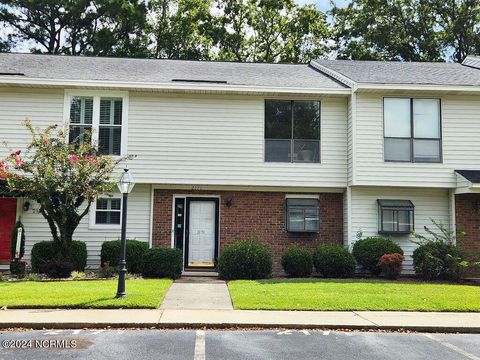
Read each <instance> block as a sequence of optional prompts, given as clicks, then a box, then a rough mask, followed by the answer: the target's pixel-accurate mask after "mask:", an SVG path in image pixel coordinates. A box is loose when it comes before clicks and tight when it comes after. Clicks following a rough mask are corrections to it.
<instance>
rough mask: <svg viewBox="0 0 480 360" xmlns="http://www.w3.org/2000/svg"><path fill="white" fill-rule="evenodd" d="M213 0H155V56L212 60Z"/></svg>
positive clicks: (152, 23)
mask: <svg viewBox="0 0 480 360" xmlns="http://www.w3.org/2000/svg"><path fill="white" fill-rule="evenodd" d="M212 3H213V1H212V0H153V1H152V2H151V5H152V8H153V13H154V14H155V16H154V17H153V18H152V21H151V23H150V26H149V32H150V33H151V35H152V37H153V39H154V41H153V56H155V57H157V58H168V59H188V60H208V59H210V58H211V49H212V47H213V45H214V44H213V42H214V26H215V20H214V16H213V15H212V14H211V9H212Z"/></svg>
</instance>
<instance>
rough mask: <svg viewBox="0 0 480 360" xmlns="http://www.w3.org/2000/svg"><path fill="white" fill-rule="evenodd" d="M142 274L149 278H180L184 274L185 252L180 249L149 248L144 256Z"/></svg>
mask: <svg viewBox="0 0 480 360" xmlns="http://www.w3.org/2000/svg"><path fill="white" fill-rule="evenodd" d="M141 268H142V275H143V276H144V277H147V278H170V279H178V278H179V277H180V275H181V274H182V268H183V254H182V251H181V250H180V249H167V248H153V249H148V250H147V251H145V253H144V254H143V258H142V265H141Z"/></svg>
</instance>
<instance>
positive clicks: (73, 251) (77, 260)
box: [31, 241, 87, 275]
mask: <svg viewBox="0 0 480 360" xmlns="http://www.w3.org/2000/svg"><path fill="white" fill-rule="evenodd" d="M60 257H61V256H60V245H59V244H57V243H56V242H54V241H41V242H38V243H36V244H34V245H33V247H32V259H31V261H32V271H33V272H35V273H47V272H46V268H45V267H46V266H47V265H48V267H49V268H51V267H52V265H51V263H52V262H53V263H55V262H57V261H58V260H59V259H60ZM69 262H71V264H72V266H73V270H76V271H84V270H85V267H86V266H87V245H86V244H85V243H84V242H83V241H72V243H71V244H70V261H69ZM47 275H48V274H47Z"/></svg>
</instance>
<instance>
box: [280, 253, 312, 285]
mask: <svg viewBox="0 0 480 360" xmlns="http://www.w3.org/2000/svg"><path fill="white" fill-rule="evenodd" d="M282 267H283V270H284V271H285V273H287V274H288V275H290V276H293V277H308V276H310V275H312V267H313V258H312V252H311V251H310V250H309V249H305V248H304V247H301V246H300V245H292V246H290V247H288V248H287V249H286V250H285V252H284V253H283V254H282Z"/></svg>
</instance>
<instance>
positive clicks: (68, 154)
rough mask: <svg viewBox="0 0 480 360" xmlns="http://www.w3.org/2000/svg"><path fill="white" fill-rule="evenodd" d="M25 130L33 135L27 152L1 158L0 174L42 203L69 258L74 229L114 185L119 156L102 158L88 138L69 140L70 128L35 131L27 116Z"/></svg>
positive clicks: (48, 221)
mask: <svg viewBox="0 0 480 360" xmlns="http://www.w3.org/2000/svg"><path fill="white" fill-rule="evenodd" d="M26 128H27V129H28V130H29V131H30V133H31V136H32V140H31V143H30V144H29V145H28V147H27V150H26V152H25V153H22V151H21V150H17V151H14V152H12V153H11V154H10V155H9V156H8V157H7V159H6V160H5V162H0V165H2V164H3V167H2V168H0V172H3V173H4V175H5V176H6V178H7V181H8V186H9V188H10V189H11V190H13V191H18V192H20V193H22V194H24V195H25V196H26V197H28V198H29V199H31V200H34V201H35V202H37V203H38V204H39V206H40V207H39V212H40V214H42V216H43V217H44V218H45V219H46V220H47V223H48V225H49V228H50V231H51V233H52V237H53V240H54V241H55V242H56V243H58V244H59V245H60V247H61V250H62V254H63V256H64V258H68V257H69V252H70V244H71V242H72V237H73V233H74V232H75V229H76V228H77V227H78V225H79V223H80V221H81V220H82V219H83V218H84V217H85V216H86V215H87V214H88V212H89V210H90V205H91V203H92V202H93V201H94V200H95V199H96V198H97V197H98V196H99V195H101V194H105V193H108V192H109V191H110V190H112V189H113V186H114V183H113V181H112V179H111V177H110V176H111V173H112V171H113V169H114V167H115V165H116V164H117V163H118V162H119V161H120V160H116V161H115V162H114V161H113V160H112V157H110V156H98V155H97V153H96V150H95V148H94V146H93V144H91V143H90V142H89V141H80V140H79V139H77V141H75V142H74V143H73V144H68V143H66V142H65V138H66V131H67V129H65V130H55V129H56V127H55V126H49V127H47V128H46V129H44V130H40V129H35V128H34V127H33V126H32V124H31V123H30V121H28V120H27V121H26ZM5 163H8V164H9V165H10V167H8V166H5Z"/></svg>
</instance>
